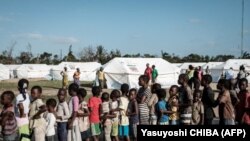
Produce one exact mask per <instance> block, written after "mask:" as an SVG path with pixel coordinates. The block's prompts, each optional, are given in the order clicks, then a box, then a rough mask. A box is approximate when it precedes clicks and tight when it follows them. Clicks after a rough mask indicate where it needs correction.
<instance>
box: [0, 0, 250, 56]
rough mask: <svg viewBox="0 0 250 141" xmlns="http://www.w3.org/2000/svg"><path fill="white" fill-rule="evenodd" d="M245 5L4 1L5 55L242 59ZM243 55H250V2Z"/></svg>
mask: <svg viewBox="0 0 250 141" xmlns="http://www.w3.org/2000/svg"><path fill="white" fill-rule="evenodd" d="M241 8H242V5H241V0H74V1H66V0H53V1H52V0H39V1H38V0H37V1H34V0H1V1H0V51H3V50H5V49H6V48H8V46H10V44H11V43H13V42H14V41H16V42H17V44H16V46H15V48H14V53H15V55H17V54H19V53H20V52H21V51H27V45H28V43H30V44H31V45H32V52H33V53H34V54H35V55H36V54H37V55H38V54H40V53H42V52H44V51H47V52H52V53H53V54H60V50H61V49H62V52H63V54H66V53H67V52H68V47H69V45H70V44H72V46H73V51H74V53H75V54H76V55H77V54H78V52H80V50H81V49H82V48H84V47H87V46H97V45H103V46H104V47H105V48H106V49H107V50H109V51H110V50H115V49H119V50H120V51H121V52H122V54H123V55H124V54H126V53H133V54H135V53H141V54H144V53H150V54H155V55H160V52H161V50H163V51H166V52H169V53H171V54H172V53H174V54H176V55H180V56H184V55H188V54H190V53H197V54H202V55H212V56H215V55H217V54H233V55H236V56H239V55H240V48H239V46H240V43H241V10H242V9H241ZM244 50H245V51H248V52H250V0H245V21H244Z"/></svg>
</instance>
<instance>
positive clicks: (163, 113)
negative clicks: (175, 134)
mask: <svg viewBox="0 0 250 141" xmlns="http://www.w3.org/2000/svg"><path fill="white" fill-rule="evenodd" d="M156 94H157V96H158V102H157V103H156V105H155V106H156V107H155V110H156V113H157V118H158V119H157V123H158V125H169V116H168V114H172V113H173V112H171V111H168V103H167V102H166V101H165V98H166V90H164V89H158V90H157V91H156Z"/></svg>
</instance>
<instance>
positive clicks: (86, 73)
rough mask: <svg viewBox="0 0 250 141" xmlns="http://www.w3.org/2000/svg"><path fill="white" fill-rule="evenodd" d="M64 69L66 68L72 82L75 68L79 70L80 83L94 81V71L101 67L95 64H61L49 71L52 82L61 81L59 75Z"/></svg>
mask: <svg viewBox="0 0 250 141" xmlns="http://www.w3.org/2000/svg"><path fill="white" fill-rule="evenodd" d="M64 67H67V71H68V78H69V80H70V81H72V80H73V74H74V72H75V71H76V69H77V68H79V69H80V72H81V75H80V80H81V81H94V80H95V78H96V70H97V69H98V68H100V67H101V64H100V63H97V62H62V63H60V64H59V65H58V66H55V67H53V68H52V69H51V77H52V79H53V80H62V76H61V74H60V73H61V72H62V71H63V69H64Z"/></svg>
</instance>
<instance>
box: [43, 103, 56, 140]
mask: <svg viewBox="0 0 250 141" xmlns="http://www.w3.org/2000/svg"><path fill="white" fill-rule="evenodd" d="M46 106H47V110H48V112H47V113H46V114H45V115H44V117H45V119H46V122H47V124H46V141H56V130H55V124H56V117H55V115H54V113H55V107H56V100H55V99H48V100H47V101H46Z"/></svg>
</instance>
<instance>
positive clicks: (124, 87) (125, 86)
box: [121, 83, 129, 96]
mask: <svg viewBox="0 0 250 141" xmlns="http://www.w3.org/2000/svg"><path fill="white" fill-rule="evenodd" d="M128 91H129V85H128V84H126V83H124V84H122V85H121V92H122V95H126V96H127V94H128Z"/></svg>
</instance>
